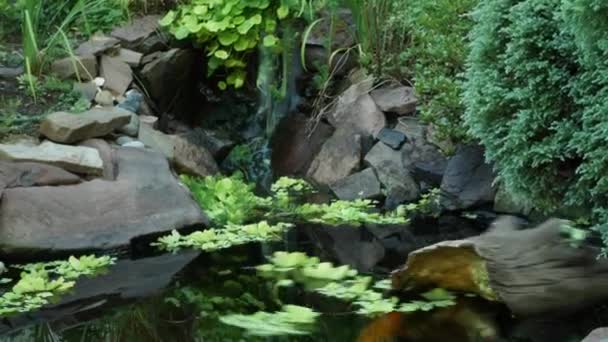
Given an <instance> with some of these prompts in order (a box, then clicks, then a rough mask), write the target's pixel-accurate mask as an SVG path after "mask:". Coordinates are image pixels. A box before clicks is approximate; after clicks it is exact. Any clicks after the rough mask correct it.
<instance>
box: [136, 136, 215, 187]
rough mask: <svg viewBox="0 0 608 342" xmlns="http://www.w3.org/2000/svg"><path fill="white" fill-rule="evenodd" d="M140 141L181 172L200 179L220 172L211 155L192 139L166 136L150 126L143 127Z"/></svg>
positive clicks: (139, 137)
mask: <svg viewBox="0 0 608 342" xmlns="http://www.w3.org/2000/svg"><path fill="white" fill-rule="evenodd" d="M138 139H139V141H141V142H142V143H144V144H145V145H146V146H148V147H150V148H152V149H154V150H156V151H158V152H160V153H162V154H163V155H164V156H165V157H166V158H167V159H168V160H170V161H171V163H172V164H173V165H174V167H175V168H176V169H177V170H178V171H180V172H183V173H188V174H192V175H195V176H199V177H205V176H210V175H214V174H216V173H218V172H219V167H218V165H217V163H216V162H215V160H214V159H213V156H212V155H211V153H209V151H207V149H206V148H205V146H203V145H202V144H197V142H196V140H195V139H192V138H191V137H188V136H180V135H170V134H165V133H163V132H161V131H157V130H155V129H154V128H152V127H150V126H149V125H141V126H140V128H139V136H138Z"/></svg>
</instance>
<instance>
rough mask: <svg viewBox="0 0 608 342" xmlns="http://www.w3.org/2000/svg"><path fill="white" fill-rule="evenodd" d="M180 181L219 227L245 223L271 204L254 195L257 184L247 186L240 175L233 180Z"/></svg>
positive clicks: (185, 176) (208, 178)
mask: <svg viewBox="0 0 608 342" xmlns="http://www.w3.org/2000/svg"><path fill="white" fill-rule="evenodd" d="M180 178H181V181H182V182H183V183H184V184H185V185H186V186H187V187H188V188H189V189H190V191H191V192H192V194H193V195H194V199H195V200H196V201H197V202H198V204H199V205H200V206H201V208H202V209H203V210H204V211H205V213H206V214H207V216H209V219H211V221H212V222H213V223H214V224H216V225H220V226H221V225H224V224H243V223H245V221H247V220H248V219H249V220H250V219H251V218H252V217H254V216H255V214H254V212H255V211H256V209H259V208H263V207H266V206H268V205H269V202H268V200H267V199H265V198H262V197H258V196H256V195H255V194H254V192H253V185H251V184H247V183H246V182H245V181H244V180H243V178H242V176H241V174H239V173H235V174H234V175H232V176H231V177H223V176H208V177H204V178H200V177H191V176H187V175H182V176H181V177H180Z"/></svg>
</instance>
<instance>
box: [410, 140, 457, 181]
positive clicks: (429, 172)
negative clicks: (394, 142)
mask: <svg viewBox="0 0 608 342" xmlns="http://www.w3.org/2000/svg"><path fill="white" fill-rule="evenodd" d="M401 153H402V155H401V158H402V159H401V161H402V162H403V166H404V167H405V168H406V169H407V170H408V171H409V172H410V174H411V175H412V176H413V177H414V179H416V181H418V182H425V183H427V184H430V185H431V186H439V185H440V184H441V180H442V179H443V174H444V172H445V169H446V166H447V159H446V157H445V156H444V155H442V154H441V152H439V150H438V149H437V148H436V147H435V146H433V145H429V144H424V145H414V144H409V143H408V144H405V145H403V148H402V149H401Z"/></svg>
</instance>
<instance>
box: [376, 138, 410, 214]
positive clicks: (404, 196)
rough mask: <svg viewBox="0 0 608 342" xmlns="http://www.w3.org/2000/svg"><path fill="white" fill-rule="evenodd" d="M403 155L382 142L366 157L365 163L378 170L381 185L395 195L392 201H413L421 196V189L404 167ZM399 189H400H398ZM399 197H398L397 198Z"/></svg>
mask: <svg viewBox="0 0 608 342" xmlns="http://www.w3.org/2000/svg"><path fill="white" fill-rule="evenodd" d="M401 158H402V153H401V152H400V151H395V150H393V149H392V148H390V147H389V146H387V145H385V144H384V143H382V142H379V143H377V144H376V145H374V147H373V148H372V149H371V150H370V151H369V153H368V154H367V155H365V163H366V164H367V165H370V166H371V167H373V168H374V169H375V170H376V173H377V175H378V179H379V180H380V183H382V185H383V186H384V188H385V189H386V190H387V194H389V195H390V194H391V193H392V194H393V197H392V198H391V201H399V202H400V203H403V202H405V201H413V200H415V199H417V198H418V196H419V195H420V187H419V186H418V183H417V182H416V181H415V180H414V177H413V176H412V174H411V173H410V171H409V170H408V169H407V168H405V167H404V165H403V162H402V159H401ZM397 188H399V189H397ZM397 195H399V196H398V197H395V196H397Z"/></svg>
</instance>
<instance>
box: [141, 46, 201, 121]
mask: <svg viewBox="0 0 608 342" xmlns="http://www.w3.org/2000/svg"><path fill="white" fill-rule="evenodd" d="M195 58H196V55H195V53H194V52H193V51H192V50H181V49H171V50H169V51H167V52H162V53H160V54H159V57H158V58H157V59H155V60H153V61H151V62H149V63H148V64H146V65H145V66H144V67H143V69H142V71H141V77H142V81H143V82H145V84H146V89H147V90H148V92H149V94H150V97H151V98H153V99H155V101H156V102H157V104H158V108H159V110H160V111H164V110H167V108H169V106H170V105H171V102H172V101H173V99H174V97H175V96H176V95H177V93H178V91H179V89H180V88H181V87H183V86H184V84H186V83H188V82H187V81H188V80H189V79H190V78H191V74H192V70H193V66H194V62H195Z"/></svg>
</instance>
